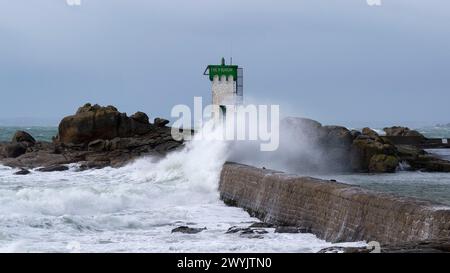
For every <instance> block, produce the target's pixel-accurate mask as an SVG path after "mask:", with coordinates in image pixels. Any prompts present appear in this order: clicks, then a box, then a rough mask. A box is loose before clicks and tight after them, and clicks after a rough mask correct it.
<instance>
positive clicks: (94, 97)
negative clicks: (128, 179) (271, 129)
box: [0, 0, 450, 126]
mask: <svg viewBox="0 0 450 273" xmlns="http://www.w3.org/2000/svg"><path fill="white" fill-rule="evenodd" d="M230 55H232V56H233V60H234V63H236V64H239V65H241V66H243V67H244V75H245V76H244V85H245V88H244V94H245V95H246V96H247V99H248V101H259V102H269V101H270V102H273V103H279V104H281V111H282V114H284V115H288V114H291V115H298V116H306V117H310V118H313V119H317V120H319V121H321V122H322V123H327V124H332V123H334V124H344V125H347V126H361V125H366V124H367V125H369V126H384V125H393V124H398V123H403V124H407V125H412V126H415V125H418V124H420V125H426V124H435V123H448V122H450V107H449V102H450V1H448V0H383V1H382V5H381V6H369V5H368V4H367V3H366V1H365V0H303V1H301V0H292V1H282V0H278V1H265V0H245V1H243V0H226V1H225V0H223V1H213V0H195V1H194V0H161V1H151V0H147V1H144V0H82V2H81V5H80V6H69V5H67V3H66V0H13V1H12V0H0V95H1V96H0V120H5V119H11V118H13V119H17V118H27V119H24V120H30V119H29V118H33V119H34V120H38V121H39V122H44V123H45V122H48V123H49V122H51V121H53V122H54V123H56V122H57V121H58V120H59V119H60V118H61V117H63V116H64V115H68V114H72V113H73V112H75V111H76V108H77V107H78V106H80V105H82V104H84V103H85V102H92V103H99V104H104V105H107V104H112V105H116V106H117V107H118V108H119V110H121V111H124V112H127V113H133V112H135V111H137V110H141V111H145V112H147V113H148V114H149V116H150V118H154V117H155V116H163V117H169V116H170V110H171V108H172V106H173V105H175V104H180V103H183V104H189V105H190V104H192V102H193V96H203V97H204V100H205V102H207V103H209V102H210V83H209V81H208V79H207V78H206V77H205V76H203V75H202V73H203V71H204V68H205V66H206V65H208V64H215V63H218V62H219V60H220V58H221V57H222V56H224V57H226V58H227V59H228V58H229V57H230ZM30 122H31V121H30Z"/></svg>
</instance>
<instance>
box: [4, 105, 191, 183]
mask: <svg viewBox="0 0 450 273" xmlns="http://www.w3.org/2000/svg"><path fill="white" fill-rule="evenodd" d="M168 123H169V121H168V120H165V119H161V118H156V119H155V120H154V122H153V123H150V122H149V118H148V116H147V115H146V114H145V113H143V112H137V113H135V114H134V115H132V116H130V117H128V116H127V115H126V114H125V113H121V112H119V111H118V110H117V109H116V108H115V107H114V106H107V107H101V106H99V105H91V104H89V103H88V104H85V105H84V106H82V107H80V108H79V109H78V111H77V112H76V113H75V114H74V115H72V116H68V117H65V118H63V119H62V121H61V122H60V124H59V126H58V135H57V136H55V137H54V138H53V141H52V142H39V141H36V140H35V139H34V138H33V136H31V135H30V134H28V133H27V132H23V131H18V132H16V134H15V135H14V137H13V138H12V140H11V142H3V143H0V163H1V164H3V165H5V166H9V167H13V168H19V169H20V170H19V171H18V172H17V174H22V175H25V174H28V173H29V171H28V169H35V168H39V169H37V171H46V172H48V171H64V170H67V167H66V166H64V165H66V164H70V163H78V164H79V169H80V170H85V169H91V168H103V167H107V166H111V167H120V166H123V165H124V164H126V163H128V162H130V161H131V160H133V159H135V158H137V157H139V156H144V155H152V156H156V157H163V156H164V155H165V154H166V153H167V152H169V151H173V150H176V149H179V148H180V147H182V146H183V143H182V142H180V141H176V140H174V139H173V138H172V136H171V128H170V127H167V126H166V125H167V124H168Z"/></svg>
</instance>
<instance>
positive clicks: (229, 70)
mask: <svg viewBox="0 0 450 273" xmlns="http://www.w3.org/2000/svg"><path fill="white" fill-rule="evenodd" d="M204 75H208V76H209V80H210V81H211V92H212V104H213V105H219V106H220V108H222V109H223V110H225V108H226V106H230V105H239V104H242V103H243V87H244V86H243V69H242V68H241V67H239V66H237V65H232V64H229V65H227V64H225V59H224V58H222V62H221V64H220V65H208V67H207V68H206V69H205V72H204Z"/></svg>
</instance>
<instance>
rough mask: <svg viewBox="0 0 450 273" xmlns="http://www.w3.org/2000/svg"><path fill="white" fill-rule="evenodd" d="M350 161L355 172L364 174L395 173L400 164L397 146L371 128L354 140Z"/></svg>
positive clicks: (363, 131)
mask: <svg viewBox="0 0 450 273" xmlns="http://www.w3.org/2000/svg"><path fill="white" fill-rule="evenodd" d="M350 160H351V162H350V164H351V166H352V169H353V170H354V171H364V172H394V171H395V170H396V168H397V166H398V163H399V160H398V157H397V150H396V148H395V146H394V145H392V144H391V143H389V142H387V141H385V140H383V139H382V138H380V136H379V135H378V134H377V133H376V132H375V131H373V130H371V129H369V128H364V129H363V130H362V132H361V134H360V135H358V136H357V137H356V138H355V139H354V140H353V143H352V147H351V159H350Z"/></svg>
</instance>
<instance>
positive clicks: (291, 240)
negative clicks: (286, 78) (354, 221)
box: [0, 128, 364, 252]
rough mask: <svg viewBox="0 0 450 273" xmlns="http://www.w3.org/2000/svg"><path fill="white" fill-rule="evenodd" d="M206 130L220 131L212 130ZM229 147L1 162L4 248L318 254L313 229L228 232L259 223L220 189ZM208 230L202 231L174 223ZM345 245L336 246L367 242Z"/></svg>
mask: <svg viewBox="0 0 450 273" xmlns="http://www.w3.org/2000/svg"><path fill="white" fill-rule="evenodd" d="M207 130H209V132H208V133H210V134H215V133H221V132H220V130H217V129H216V130H213V129H212V128H207ZM226 150H227V149H226V144H225V143H223V142H219V141H214V140H201V141H200V140H195V139H194V141H192V142H191V143H190V144H189V145H187V147H186V148H185V149H184V150H182V151H180V152H174V153H172V154H169V155H168V156H167V157H166V158H165V159H163V160H161V161H159V162H156V161H155V160H154V159H152V158H141V159H139V160H137V161H135V162H134V163H132V164H130V165H127V166H125V167H123V168H118V169H114V168H104V169H101V170H88V171H83V172H79V171H77V167H76V166H75V165H72V166H71V168H70V170H69V171H65V172H54V173H41V172H37V171H32V173H31V174H30V175H25V176H16V175H13V173H14V172H15V171H16V170H14V169H11V168H8V167H4V166H0V251H1V252H71V251H81V252H194V251H195V252H210V251H211V252H212V251H214V252H315V251H318V250H320V249H322V248H325V247H329V246H332V245H333V244H331V243H327V242H325V241H323V240H319V239H318V238H317V237H316V236H314V235H312V234H279V233H274V230H273V229H268V231H269V233H267V234H264V235H263V236H262V238H259V239H257V238H250V237H244V236H242V235H239V234H236V233H234V234H225V232H226V231H227V230H228V228H230V227H231V226H242V227H247V226H248V225H250V223H252V222H256V221H258V220H257V219H256V218H252V217H250V216H249V215H248V214H247V213H246V212H244V211H243V210H242V209H240V208H234V207H228V206H226V205H224V204H223V203H222V202H221V201H220V200H219V194H218V191H217V187H218V180H219V175H220V170H221V166H222V165H223V163H224V161H225V159H226ZM181 225H188V226H191V227H206V228H207V229H206V230H205V231H202V232H201V233H198V234H182V233H171V230H172V229H173V228H175V227H177V226H181ZM363 244H364V243H348V244H339V245H363Z"/></svg>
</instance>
